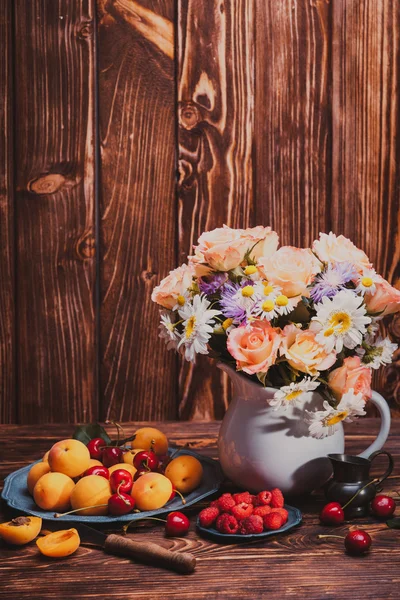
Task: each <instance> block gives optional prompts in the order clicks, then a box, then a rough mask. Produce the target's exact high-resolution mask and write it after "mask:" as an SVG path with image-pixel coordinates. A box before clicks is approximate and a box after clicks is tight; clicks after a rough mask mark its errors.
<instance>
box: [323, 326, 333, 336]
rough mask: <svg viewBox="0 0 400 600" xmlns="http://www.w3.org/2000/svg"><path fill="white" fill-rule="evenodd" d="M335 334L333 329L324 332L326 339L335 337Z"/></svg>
mask: <svg viewBox="0 0 400 600" xmlns="http://www.w3.org/2000/svg"><path fill="white" fill-rule="evenodd" d="M334 333H335V330H334V329H333V327H329V328H328V329H326V330H325V331H324V337H329V336H330V335H333V334H334Z"/></svg>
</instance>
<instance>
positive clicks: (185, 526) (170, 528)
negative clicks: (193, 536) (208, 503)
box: [165, 512, 190, 537]
mask: <svg viewBox="0 0 400 600" xmlns="http://www.w3.org/2000/svg"><path fill="white" fill-rule="evenodd" d="M189 527H190V521H189V519H188V518H187V516H186V515H184V514H183V513H181V512H171V513H169V515H168V516H167V522H166V523H165V533H166V534H167V535H170V536H172V537H174V536H177V535H185V533H187V532H188V531H189Z"/></svg>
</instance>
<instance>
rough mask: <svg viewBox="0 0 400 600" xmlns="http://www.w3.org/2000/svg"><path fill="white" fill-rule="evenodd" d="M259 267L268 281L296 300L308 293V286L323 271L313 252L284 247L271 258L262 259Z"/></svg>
mask: <svg viewBox="0 0 400 600" xmlns="http://www.w3.org/2000/svg"><path fill="white" fill-rule="evenodd" d="M258 262H259V265H260V266H261V269H262V271H263V273H264V275H265V277H266V278H267V279H268V281H271V282H272V283H274V284H275V285H279V286H280V287H281V288H282V293H283V294H285V295H286V296H288V297H289V298H295V297H296V296H298V300H300V296H301V295H304V294H306V293H307V286H308V285H310V283H311V282H312V281H313V279H314V276H315V275H316V274H317V273H319V272H320V271H321V263H320V262H319V261H318V260H317V259H316V258H315V256H314V255H313V253H312V252H311V250H308V249H303V248H294V247H293V246H282V248H279V250H277V251H276V252H275V253H274V254H273V255H272V256H270V257H269V258H260V259H259V261H258Z"/></svg>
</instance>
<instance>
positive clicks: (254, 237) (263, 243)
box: [240, 225, 279, 259]
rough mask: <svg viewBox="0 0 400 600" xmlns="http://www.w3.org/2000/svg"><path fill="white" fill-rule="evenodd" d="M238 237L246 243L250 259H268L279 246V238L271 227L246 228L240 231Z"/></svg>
mask: <svg viewBox="0 0 400 600" xmlns="http://www.w3.org/2000/svg"><path fill="white" fill-rule="evenodd" d="M240 237H241V238H242V239H243V240H246V242H247V250H251V252H250V256H251V258H253V257H255V258H256V259H258V258H260V257H261V256H262V257H263V258H268V257H269V256H271V255H272V254H273V253H274V252H276V250H277V248H278V244H279V237H278V234H277V233H276V232H275V231H272V229H271V227H263V226H262V225H259V226H258V227H248V228H247V229H241V230H240ZM247 250H246V251H247Z"/></svg>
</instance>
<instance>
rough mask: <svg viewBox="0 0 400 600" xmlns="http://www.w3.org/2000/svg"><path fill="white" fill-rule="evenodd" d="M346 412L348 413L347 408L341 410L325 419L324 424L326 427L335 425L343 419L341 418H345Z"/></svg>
mask: <svg viewBox="0 0 400 600" xmlns="http://www.w3.org/2000/svg"><path fill="white" fill-rule="evenodd" d="M348 414H349V413H348V411H347V410H342V412H340V413H338V414H337V415H335V416H333V417H331V418H330V419H326V421H325V425H326V426H327V427H330V426H331V425H337V424H338V423H340V421H343V419H345V418H346V417H347V415H348Z"/></svg>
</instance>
